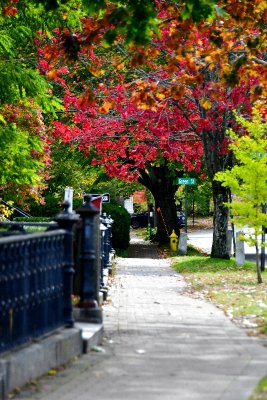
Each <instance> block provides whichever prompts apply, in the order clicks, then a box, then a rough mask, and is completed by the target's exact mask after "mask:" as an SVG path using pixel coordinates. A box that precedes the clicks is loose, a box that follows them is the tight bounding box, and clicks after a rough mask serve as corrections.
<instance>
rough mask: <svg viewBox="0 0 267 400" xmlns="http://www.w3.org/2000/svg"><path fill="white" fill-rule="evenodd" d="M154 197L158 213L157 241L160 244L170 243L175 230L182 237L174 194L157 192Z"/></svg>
mask: <svg viewBox="0 0 267 400" xmlns="http://www.w3.org/2000/svg"><path fill="white" fill-rule="evenodd" d="M152 194H153V193H152ZM153 196H154V199H155V210H156V212H157V233H156V237H155V240H156V241H157V242H159V243H169V241H170V235H171V233H172V231H173V230H174V232H175V233H176V234H177V235H178V236H179V235H180V230H179V228H178V222H177V221H178V219H177V213H176V206H175V202H174V194H173V195H170V194H167V193H164V191H161V190H157V192H156V193H155V194H153Z"/></svg>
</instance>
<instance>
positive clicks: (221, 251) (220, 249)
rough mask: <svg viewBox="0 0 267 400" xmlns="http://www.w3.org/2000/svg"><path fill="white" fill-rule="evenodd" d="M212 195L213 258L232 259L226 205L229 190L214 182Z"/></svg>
mask: <svg viewBox="0 0 267 400" xmlns="http://www.w3.org/2000/svg"><path fill="white" fill-rule="evenodd" d="M212 193H213V203H214V215H213V241H212V249H211V257H216V258H225V259H229V258H230V249H229V248H228V243H227V230H228V214H229V211H228V208H227V207H226V206H225V205H224V203H226V202H227V201H228V189H227V188H225V187H223V186H222V185H221V183H220V182H218V181H214V180H213V181H212Z"/></svg>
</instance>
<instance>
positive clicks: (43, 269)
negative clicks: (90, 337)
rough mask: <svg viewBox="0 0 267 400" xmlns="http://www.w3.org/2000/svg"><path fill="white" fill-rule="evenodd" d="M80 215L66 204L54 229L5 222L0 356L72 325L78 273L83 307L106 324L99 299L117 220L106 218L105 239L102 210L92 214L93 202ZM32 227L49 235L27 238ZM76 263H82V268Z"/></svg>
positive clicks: (0, 253) (0, 247)
mask: <svg viewBox="0 0 267 400" xmlns="http://www.w3.org/2000/svg"><path fill="white" fill-rule="evenodd" d="M77 212H78V214H80V217H79V215H78V214H76V213H69V212H68V204H66V205H65V210H64V211H63V212H62V213H60V214H58V216H57V217H56V218H55V221H56V222H54V223H52V224H49V223H30V222H26V223H25V222H24V223H23V222H22V223H12V222H5V223H2V225H3V226H6V227H9V229H8V230H6V231H2V234H0V236H1V235H2V237H0V352H4V351H7V350H10V349H13V348H16V347H17V346H20V345H23V344H26V343H28V342H29V341H32V340H34V339H36V338H38V337H40V336H43V335H45V334H47V333H50V332H52V331H53V330H55V329H57V328H59V327H62V326H67V327H72V326H73V323H74V320H73V314H72V311H73V310H72V295H73V278H74V275H77V270H79V275H80V276H79V280H80V282H79V285H78V295H79V297H80V304H78V307H81V308H83V307H85V308H89V309H91V308H93V310H92V311H93V313H92V315H94V321H95V322H96V321H98V322H100V321H101V318H102V317H101V310H100V308H99V307H98V300H99V291H100V290H101V288H103V285H104V281H103V276H104V272H105V271H106V270H107V268H108V266H109V259H110V255H109V254H108V253H110V252H111V250H112V246H111V230H110V228H111V222H112V220H111V219H108V218H106V217H105V229H104V234H103V231H101V228H100V224H99V218H95V217H98V215H97V214H98V211H97V210H95V209H92V206H91V205H90V199H89V198H88V199H87V202H86V203H85V204H84V205H83V206H82V207H80V209H78V210H77ZM28 225H31V226H38V227H40V226H44V227H46V228H47V231H45V232H40V233H26V232H25V229H24V228H25V227H26V226H28ZM77 242H78V245H77ZM74 250H75V252H78V253H77V254H75V255H74V254H73V251H74ZM74 260H76V262H78V261H77V260H80V262H79V265H74V264H75V263H74ZM88 311H90V310H88ZM87 314H88V315H90V313H89V312H87Z"/></svg>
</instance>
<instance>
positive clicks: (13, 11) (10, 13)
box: [2, 6, 18, 17]
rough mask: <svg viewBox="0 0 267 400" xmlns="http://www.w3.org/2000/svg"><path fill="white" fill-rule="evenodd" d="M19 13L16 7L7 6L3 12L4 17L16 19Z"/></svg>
mask: <svg viewBox="0 0 267 400" xmlns="http://www.w3.org/2000/svg"><path fill="white" fill-rule="evenodd" d="M17 13H18V9H17V7H15V6H5V7H3V10H2V15H3V17H14V16H15V15H17Z"/></svg>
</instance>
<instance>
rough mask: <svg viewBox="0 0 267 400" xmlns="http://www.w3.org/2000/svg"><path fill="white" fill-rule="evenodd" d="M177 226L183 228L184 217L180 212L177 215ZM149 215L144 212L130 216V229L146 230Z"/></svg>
mask: <svg viewBox="0 0 267 400" xmlns="http://www.w3.org/2000/svg"><path fill="white" fill-rule="evenodd" d="M177 218H178V226H179V228H183V227H184V226H185V215H184V214H183V213H181V212H179V213H177ZM148 219H149V213H148V211H145V212H143V213H138V214H132V216H131V227H132V228H133V229H137V228H146V227H147V226H148Z"/></svg>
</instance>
